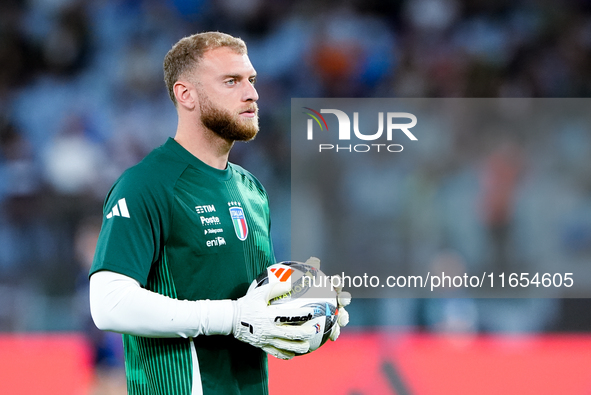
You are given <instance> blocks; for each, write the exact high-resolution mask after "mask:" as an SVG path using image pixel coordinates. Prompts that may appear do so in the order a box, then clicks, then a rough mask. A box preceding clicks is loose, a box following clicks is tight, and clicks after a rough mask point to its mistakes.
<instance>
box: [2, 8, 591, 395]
mask: <svg viewBox="0 0 591 395" xmlns="http://www.w3.org/2000/svg"><path fill="white" fill-rule="evenodd" d="M205 30H220V31H225V32H228V33H231V34H233V35H237V36H240V37H242V38H243V39H244V40H245V41H246V42H247V44H248V47H249V55H250V58H251V61H252V63H253V65H254V66H255V68H256V69H257V71H258V73H259V77H260V78H259V82H258V84H257V88H258V90H259V94H260V97H261V99H260V101H259V105H260V116H261V130H262V131H261V133H260V135H259V137H257V139H256V141H255V142H253V143H249V144H239V145H237V146H236V147H235V149H234V150H233V152H232V156H231V160H232V161H234V162H237V163H239V164H241V165H243V166H245V167H246V168H248V169H249V170H251V171H252V172H253V173H254V174H255V175H256V176H257V177H258V178H259V179H260V180H261V181H262V182H263V184H264V185H265V186H266V188H267V190H268V192H269V195H270V197H271V205H272V207H271V208H272V212H273V231H274V241H275V246H276V255H277V258H278V259H280V260H281V259H285V258H286V257H288V256H289V254H290V232H289V228H290V161H289V157H290V130H289V125H290V119H289V117H290V116H289V114H290V99H291V98H292V97H417V98H418V97H493V98H494V97H589V95H590V94H591V2H590V1H587V0H567V1H559V0H543V1H529V0H513V1H506V0H496V1H495V0H473V1H468V0H416V1H410V0H407V1H379V0H349V1H317V0H302V1H296V0H195V1H188V0H162V1H159V0H95V1H90V0H28V1H27V0H3V1H2V3H1V4H0V301H1V302H0V332H1V333H0V393H3V394H31V393H44V394H120V393H125V390H124V382H123V373H122V356H121V350H120V341H119V337H118V336H117V335H112V334H108V333H100V332H98V331H97V330H96V329H94V327H93V325H92V322H91V321H90V316H89V311H88V301H87V292H88V289H87V272H88V268H89V265H90V262H91V259H92V255H93V252H94V244H95V242H96V237H97V232H98V229H99V227H100V222H101V216H102V200H103V198H104V196H105V193H106V192H107V190H108V188H109V187H110V185H111V184H112V182H113V181H114V180H115V179H116V178H117V177H118V176H119V175H120V174H121V172H122V171H123V170H124V169H126V168H127V167H129V166H131V165H133V164H135V163H136V162H137V161H139V160H140V159H141V158H142V157H143V156H144V155H145V154H146V153H148V152H149V151H150V150H151V149H152V148H154V147H156V146H158V145H160V144H161V143H162V142H163V141H164V140H165V139H166V138H167V137H168V136H171V135H172V134H173V133H174V130H175V127H176V114H175V110H174V107H173V105H172V104H171V102H170V101H169V99H168V96H167V92H166V89H165V87H164V83H163V80H162V59H163V57H164V54H165V53H166V52H167V51H168V49H169V48H170V47H171V45H172V44H173V43H174V42H176V41H177V40H178V39H179V38H181V37H183V36H185V35H189V34H192V33H194V32H198V31H205ZM469 137H471V138H470V139H467V140H466V139H464V140H463V141H470V142H471V143H474V144H476V146H479V147H482V146H486V147H488V149H487V152H488V153H489V154H490V155H491V156H490V163H491V165H490V166H491V167H490V168H491V172H493V173H494V172H495V169H498V166H500V167H501V170H499V171H501V173H502V174H507V179H503V178H502V176H501V179H500V181H498V182H499V183H500V187H502V188H506V189H508V191H507V193H508V194H509V195H511V194H512V193H516V191H518V190H519V189H518V184H517V183H515V182H514V181H512V180H514V177H515V173H519V174H520V177H525V178H527V177H528V176H529V177H530V178H531V177H534V178H535V177H537V178H536V180H538V181H539V184H538V185H541V186H545V187H544V188H539V189H534V190H532V191H531V193H535V194H536V196H545V197H547V200H548V201H551V202H554V203H553V204H555V205H558V206H560V207H561V209H562V210H561V212H563V213H565V215H564V217H561V218H560V219H561V220H563V221H562V222H561V223H563V224H564V228H561V229H557V232H559V233H557V235H556V237H555V238H554V239H552V240H553V241H554V240H555V239H556V240H558V241H559V242H551V243H546V241H547V239H543V240H542V241H541V242H542V243H544V253H545V254H550V256H553V257H557V259H560V260H563V259H573V260H577V261H578V262H581V263H582V264H586V265H588V264H590V263H591V176H590V174H591V129H590V127H589V125H587V128H583V129H582V130H577V131H574V132H572V133H556V134H554V135H544V136H540V138H539V140H536V141H535V142H531V144H534V143H535V144H536V149H537V152H538V153H540V152H541V153H545V154H544V155H536V156H531V155H530V156H528V155H525V154H523V155H519V154H518V155H515V154H511V153H510V154H509V157H508V158H507V157H504V156H503V155H506V152H505V151H504V148H503V147H502V141H497V140H496V139H493V138H491V135H487V134H486V133H485V134H482V135H478V134H475V135H473V136H469ZM474 144H459V143H457V142H454V141H451V142H449V143H448V144H446V145H445V147H442V148H443V149H445V150H447V155H446V157H447V160H446V161H443V162H442V163H431V164H430V167H428V168H423V169H420V170H421V171H422V172H424V173H422V174H421V176H422V177H424V178H423V179H427V180H429V182H430V184H429V187H430V188H432V190H444V191H445V193H446V194H447V196H448V197H449V199H450V201H452V202H453V201H457V200H454V196H455V197H462V196H463V197H464V199H469V197H470V196H472V195H471V194H470V193H466V189H465V188H469V185H468V186H467V184H466V183H463V182H461V178H458V177H455V176H457V175H459V174H462V172H463V171H465V170H469V169H470V168H471V167H472V166H474V165H475V161H474V155H475V151H474V147H475V145H474ZM496 148H499V149H498V150H497V149H496ZM476 152H480V153H482V152H483V151H476ZM495 155H496V156H495ZM484 159H485V157H482V163H485V160H484ZM499 163H500V164H502V165H499ZM503 172H504V173H503ZM406 176H408V177H412V176H413V174H406ZM415 176H416V175H415ZM454 177H455V178H454ZM545 177H546V178H545ZM556 179H560V180H561V181H562V183H559V184H553V183H546V184H545V183H544V181H545V180H556ZM450 180H451V181H450ZM454 180H455V181H457V182H454ZM366 182H368V183H371V180H370V181H367V180H366ZM517 201H518V199H506V200H505V201H504V203H503V202H502V204H505V205H508V206H507V207H504V209H503V210H502V211H503V212H505V213H516V212H517V213H519V210H518V207H513V206H512V205H516V202H517ZM452 208H453V207H452ZM452 214H453V211H452ZM452 214H450V215H452ZM526 218H527V216H525V217H524V216H520V215H500V216H497V217H494V218H493V217H490V218H489V219H488V222H487V221H483V222H482V223H480V225H477V226H481V227H482V228H483V229H484V228H486V229H488V230H490V231H491V232H493V233H492V234H496V235H497V236H498V237H500V238H502V240H504V241H502V242H504V243H507V245H509V246H511V245H514V242H516V240H513V241H511V237H512V236H511V234H512V233H511V232H507V229H508V228H511V227H520V226H528V225H531V224H528V223H526V224H524V223H522V222H519V221H526V220H527V219H526ZM452 223H453V221H452ZM408 231H409V232H410V231H411V230H408ZM405 232H406V230H405V228H401V231H400V235H399V237H400V240H408V239H409V238H411V236H412V235H408V234H405ZM441 232H443V233H442V234H441V235H438V236H433V235H431V236H432V237H443V238H445V237H449V238H450V239H454V237H452V236H453V235H454V233H453V232H454V229H453V228H452V229H450V228H448V227H442V228H441ZM445 232H449V234H448V233H445ZM495 232H496V233H495ZM450 235H451V236H450ZM507 240H508V241H507ZM512 243H513V244H512ZM452 247H456V248H455V249H454V248H452V249H450V250H446V251H445V253H444V254H442V255H441V256H434V257H432V259H434V260H437V259H439V260H446V259H447V260H449V259H452V260H453V259H470V254H472V256H481V255H482V254H483V251H479V250H478V249H477V248H478V247H477V246H476V247H474V246H471V249H470V250H469V254H466V251H464V250H462V246H461V245H455V246H454V245H453V243H452ZM530 247H531V248H534V247H535V246H534V247H532V246H530ZM503 251H504V252H503V253H504V254H505V255H504V257H503V258H502V259H506V260H508V261H509V260H512V259H519V257H520V255H519V254H520V252H521V251H522V250H520V249H519V248H506V249H504V250H503ZM467 255H468V256H467ZM294 258H296V259H306V258H307V257H294ZM462 303H463V304H462ZM444 304H445V301H442V302H441V305H439V306H437V305H433V304H431V305H429V304H426V303H424V301H421V300H404V301H401V302H400V303H394V304H392V303H388V304H387V306H384V301H381V300H356V301H355V302H354V304H353V305H351V308H350V311H351V315H352V322H351V325H350V326H349V327H348V328H347V331H346V332H345V333H344V334H343V338H342V339H341V340H340V341H339V342H337V343H334V344H329V345H328V346H326V347H325V348H323V349H322V350H319V351H318V352H317V353H315V354H312V355H310V356H305V357H301V359H297V360H295V361H291V362H288V363H283V362H279V361H271V362H270V363H271V370H272V379H271V380H272V382H271V389H272V393H283V394H287V393H292V392H293V393H296V391H298V390H299V389H301V388H302V387H305V388H306V392H307V393H334V394H349V395H353V394H358V395H361V394H399V395H402V394H475V393H479V394H484V393H491V394H493V393H494V394H498V393H516V394H517V393H519V394H529V393H536V394H542V393H544V394H556V393H568V394H591V370H590V369H589V366H591V364H590V363H589V362H591V361H590V360H589V359H590V357H589V356H588V354H591V353H588V352H585V351H588V350H589V349H591V347H590V346H591V335H589V333H588V332H589V330H590V329H591V304H590V303H589V302H588V300H586V299H555V300H542V301H540V300H528V299H525V300H519V301H515V300H493V301H486V303H472V302H470V301H464V302H461V303H460V304H457V303H456V304H453V305H447V306H445V305H444ZM443 311H445V312H449V314H447V315H445V314H440V312H443ZM438 312H439V313H438ZM487 318H488V321H487ZM316 354H317V355H316ZM306 370H313V372H312V373H310V374H309V375H308V373H305V374H304V372H305V371H306ZM33 371H35V372H39V373H36V374H35V375H33V376H32V377H31V376H29V373H30V372H33ZM294 377H297V378H298V379H294ZM307 377H310V378H309V379H308V378H307ZM300 380H301V381H300ZM308 380H309V381H308ZM312 382H316V383H318V382H323V384H322V385H319V386H317V387H314V386H312V385H311V384H312ZM285 383H289V385H290V388H289V389H288V388H285V386H284V384H285ZM329 384H330V385H329ZM331 385H332V386H331ZM290 391H292V392H290Z"/></svg>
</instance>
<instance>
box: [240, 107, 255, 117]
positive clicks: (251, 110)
mask: <svg viewBox="0 0 591 395" xmlns="http://www.w3.org/2000/svg"><path fill="white" fill-rule="evenodd" d="M256 114H257V110H256V108H248V109H246V110H244V111H242V112H240V115H243V116H245V117H249V118H253V117H255V116H256Z"/></svg>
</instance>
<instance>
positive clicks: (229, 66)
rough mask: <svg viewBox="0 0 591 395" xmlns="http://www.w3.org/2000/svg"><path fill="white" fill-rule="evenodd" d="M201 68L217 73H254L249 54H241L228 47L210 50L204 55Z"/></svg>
mask: <svg viewBox="0 0 591 395" xmlns="http://www.w3.org/2000/svg"><path fill="white" fill-rule="evenodd" d="M199 63H200V64H199V66H201V67H204V68H206V69H210V70H211V71H215V72H217V73H225V72H230V70H233V71H232V72H234V73H236V72H247V73H254V68H253V66H252V64H251V63H250V59H249V58H248V55H247V54H240V53H238V52H236V51H235V50H233V49H231V48H228V47H220V48H215V49H210V50H208V51H206V52H205V53H204V54H203V58H202V59H201V62H199Z"/></svg>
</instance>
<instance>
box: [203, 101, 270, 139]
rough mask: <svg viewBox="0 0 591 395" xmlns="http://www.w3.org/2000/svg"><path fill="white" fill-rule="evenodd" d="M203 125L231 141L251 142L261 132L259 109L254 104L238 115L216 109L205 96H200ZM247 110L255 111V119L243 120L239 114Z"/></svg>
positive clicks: (241, 110) (243, 109)
mask: <svg viewBox="0 0 591 395" xmlns="http://www.w3.org/2000/svg"><path fill="white" fill-rule="evenodd" d="M199 108H200V110H201V123H203V125H204V126H205V127H206V128H208V129H209V130H211V131H212V132H214V133H215V134H217V135H218V136H220V137H221V138H223V139H226V140H231V141H250V140H252V139H254V138H255V136H256V135H257V133H258V131H259V117H258V107H257V105H256V103H252V104H250V105H248V106H245V107H244V108H242V109H240V110H239V111H238V112H237V113H236V114H232V113H231V112H230V111H227V110H225V109H222V108H219V107H215V106H214V105H213V103H212V102H211V101H209V99H208V98H207V96H205V95H204V94H201V95H199ZM245 110H254V112H255V116H254V117H253V118H242V117H241V116H240V115H239V114H240V112H243V111H245Z"/></svg>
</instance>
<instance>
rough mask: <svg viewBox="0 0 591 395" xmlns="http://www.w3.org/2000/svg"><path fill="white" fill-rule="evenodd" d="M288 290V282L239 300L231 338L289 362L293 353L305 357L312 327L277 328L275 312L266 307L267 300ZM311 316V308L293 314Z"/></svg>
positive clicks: (261, 289) (252, 292) (311, 334)
mask: <svg viewBox="0 0 591 395" xmlns="http://www.w3.org/2000/svg"><path fill="white" fill-rule="evenodd" d="M289 290H290V285H289V284H288V283H287V282H284V283H278V284H276V285H274V286H273V287H272V286H271V285H264V286H261V287H258V288H255V289H253V290H251V291H250V292H249V293H247V294H246V295H244V296H243V297H242V298H240V299H238V300H237V301H236V303H235V305H234V306H235V308H234V324H233V332H232V333H233V334H234V337H235V338H236V339H238V340H240V341H243V342H246V343H249V344H251V345H253V346H255V347H259V348H262V349H263V350H264V351H265V352H267V353H269V354H271V355H273V356H275V357H277V358H281V359H290V358H293V357H294V356H295V354H296V353H297V354H304V353H306V352H308V350H309V348H310V343H309V341H308V340H309V339H311V338H312V336H314V334H315V331H314V328H313V327H309V326H292V325H276V324H275V323H274V318H275V315H276V312H274V311H273V310H271V309H270V308H269V306H268V304H269V300H271V299H273V298H274V297H277V296H280V295H283V294H285V293H287V292H289ZM310 313H313V311H312V309H311V308H301V309H297V310H294V311H293V314H294V315H302V316H305V315H308V314H310Z"/></svg>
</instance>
